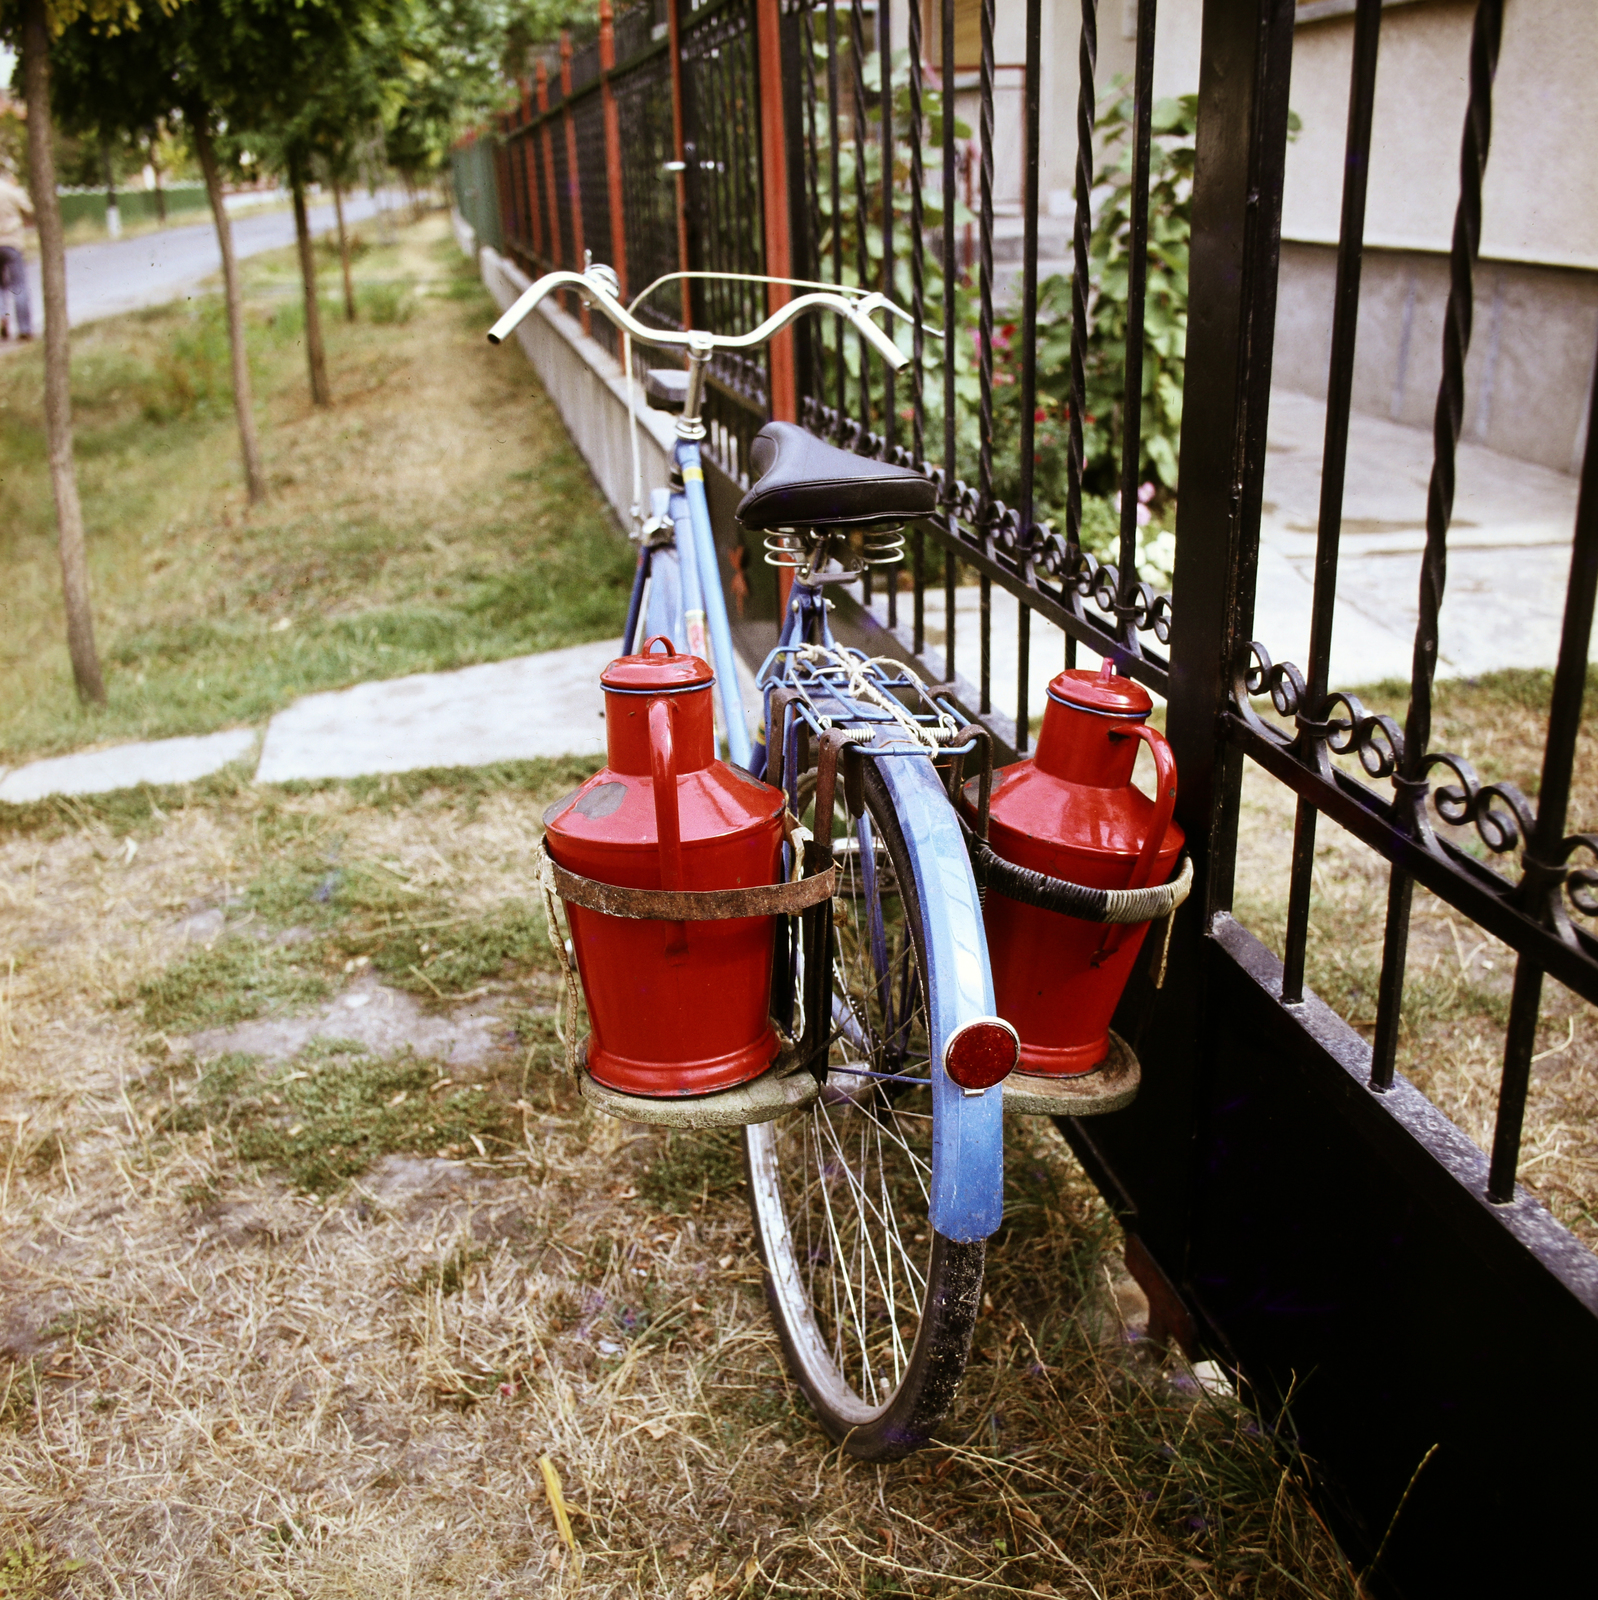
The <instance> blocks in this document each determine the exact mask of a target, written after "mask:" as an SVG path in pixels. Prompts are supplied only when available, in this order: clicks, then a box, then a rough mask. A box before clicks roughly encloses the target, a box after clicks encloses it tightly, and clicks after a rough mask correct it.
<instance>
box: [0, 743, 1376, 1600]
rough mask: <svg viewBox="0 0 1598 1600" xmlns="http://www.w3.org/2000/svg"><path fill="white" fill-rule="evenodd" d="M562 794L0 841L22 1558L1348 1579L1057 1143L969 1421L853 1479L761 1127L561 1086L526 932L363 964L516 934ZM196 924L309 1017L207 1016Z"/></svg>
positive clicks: (86, 810)
mask: <svg viewBox="0 0 1598 1600" xmlns="http://www.w3.org/2000/svg"><path fill="white" fill-rule="evenodd" d="M575 776H576V770H575V769H572V768H569V767H564V766H561V765H559V764H554V763H546V764H542V765H534V764H529V765H528V766H526V767H522V768H518V769H505V770H500V771H498V772H493V771H490V772H487V773H475V774H456V775H449V774H426V775H419V776H414V777H407V778H404V779H391V780H374V781H372V782H369V783H363V784H337V785H335V784H327V785H319V786H303V787H301V788H299V789H297V790H295V791H293V792H288V791H255V790H253V789H251V788H249V787H248V786H246V785H244V784H242V783H239V782H236V781H233V780H230V779H228V778H227V777H224V778H222V779H219V780H213V781H212V782H210V783H209V784H207V785H204V786H196V788H195V789H194V790H191V791H187V792H154V793H152V792H148V791H147V792H145V793H144V794H143V795H142V796H138V797H128V796H123V797H117V798H114V799H112V798H108V799H107V800H105V801H103V802H94V803H86V802H81V801H75V802H55V803H47V804H43V805H41V806H39V807H34V808H28V809H27V810H26V811H19V812H17V813H15V814H14V815H13V816H12V818H11V820H12V821H13V822H14V823H15V824H17V825H16V826H14V827H13V828H12V829H11V830H10V832H9V833H8V834H7V836H6V837H5V839H4V842H3V843H0V895H3V900H0V917H3V923H0V927H3V932H4V940H5V943H4V951H5V955H4V957H0V959H3V960H4V961H5V962H6V963H7V965H6V966H5V968H4V971H5V975H6V976H5V984H6V986H5V989H4V997H5V1009H4V1013H3V1018H0V1050H3V1056H0V1118H3V1119H4V1120H0V1130H3V1137H4V1139H5V1142H6V1146H7V1148H6V1151H5V1156H4V1168H3V1171H4V1179H3V1188H0V1218H3V1222H4V1243H3V1245H0V1308H3V1309H0V1395H3V1397H4V1398H3V1399H0V1441H3V1443H0V1574H3V1575H5V1577H6V1579H7V1581H10V1579H11V1573H12V1571H13V1570H14V1571H15V1572H17V1573H20V1574H26V1581H27V1582H29V1583H32V1584H34V1586H35V1589H37V1590H38V1592H40V1593H60V1594H63V1595H73V1596H91V1595H93V1596H101V1595H104V1596H117V1595H131V1594H137V1593H143V1592H151V1593H159V1594H163V1595H174V1596H178V1595H196V1596H198V1595H210V1594H215V1593H219V1592H228V1593H236V1594H240V1595H254V1594H259V1595H295V1596H307V1597H318V1600H320V1597H324V1596H325V1597H333V1596H356V1595H359V1596H365V1595H371V1594H395V1595H400V1594H409V1595H413V1596H418V1597H419V1596H432V1595H437V1596H448V1595H454V1594H473V1595H476V1594H488V1595H502V1596H507V1597H511V1596H524V1595H527V1596H530V1595H542V1594H579V1593H580V1594H582V1595H584V1596H588V1595H593V1596H601V1597H603V1596H646V1595H647V1596H651V1597H653V1596H661V1595H682V1596H692V1597H693V1600H707V1597H709V1596H711V1595H777V1594H807V1595H809V1594H824V1595H849V1596H866V1595H905V1596H909V1595H916V1596H934V1595H940V1596H941V1595H956V1594H959V1595H968V1594H989V1595H1008V1594H1059V1595H1077V1594H1080V1595H1100V1596H1104V1595H1108V1594H1112V1593H1113V1594H1116V1595H1150V1596H1153V1595H1162V1596H1163V1595H1169V1594H1193V1595H1237V1594H1248V1595H1262V1596H1267V1595H1268V1596H1275V1595H1289V1594H1309V1595H1316V1596H1324V1595H1338V1594H1345V1593H1346V1594H1352V1593H1353V1592H1354V1587H1353V1582H1352V1580H1351V1578H1350V1577H1349V1575H1348V1574H1347V1573H1346V1571H1345V1570H1344V1568H1343V1566H1342V1564H1341V1560H1340V1557H1339V1556H1338V1554H1337V1552H1336V1550H1335V1547H1334V1546H1333V1545H1332V1543H1331V1541H1330V1539H1329V1538H1328V1536H1327V1535H1326V1534H1325V1532H1324V1531H1323V1530H1322V1529H1321V1527H1320V1525H1319V1524H1318V1523H1317V1521H1316V1520H1315V1518H1314V1516H1313V1515H1312V1513H1311V1512H1310V1511H1309V1509H1308V1507H1307V1505H1306V1502H1305V1501H1304V1499H1303V1497H1302V1495H1301V1493H1300V1491H1299V1489H1298V1488H1297V1486H1296V1484H1295V1483H1294V1482H1293V1481H1292V1480H1291V1479H1289V1478H1288V1477H1287V1476H1286V1475H1285V1474H1284V1471H1283V1466H1282V1463H1281V1460H1280V1459H1279V1458H1278V1454H1277V1452H1276V1445H1275V1440H1274V1439H1273V1435H1272V1431H1271V1429H1270V1428H1269V1427H1268V1426H1267V1425H1264V1424H1262V1423H1261V1422H1259V1421H1258V1420H1256V1419H1255V1418H1254V1417H1252V1416H1251V1415H1250V1414H1249V1413H1248V1412H1247V1411H1246V1410H1245V1409H1243V1408H1241V1407H1239V1406H1237V1405H1236V1404H1234V1403H1233V1402H1232V1401H1230V1400H1228V1399H1226V1398H1225V1397H1224V1396H1217V1395H1211V1394H1208V1393H1207V1392H1205V1391H1204V1390H1203V1389H1202V1388H1201V1387H1200V1386H1198V1385H1196V1384H1195V1383H1194V1382H1193V1380H1192V1379H1191V1377H1190V1376H1188V1375H1187V1374H1186V1372H1185V1369H1183V1368H1181V1366H1180V1365H1179V1364H1178V1365H1174V1366H1167V1365H1165V1364H1164V1363H1163V1362H1162V1359H1161V1358H1160V1356H1159V1354H1158V1353H1157V1352H1153V1351H1151V1350H1149V1349H1148V1347H1147V1346H1146V1343H1145V1342H1144V1341H1142V1340H1141V1339H1140V1337H1139V1334H1140V1332H1141V1324H1140V1321H1139V1308H1138V1296H1137V1292H1136V1290H1135V1288H1134V1287H1133V1286H1131V1285H1130V1283H1129V1282H1128V1281H1127V1280H1125V1279H1124V1277H1123V1276H1122V1274H1121V1273H1120V1272H1119V1269H1118V1268H1117V1266H1116V1255H1115V1251H1116V1246H1117V1242H1118V1241H1117V1238H1116V1231H1115V1228H1114V1226H1113V1224H1112V1223H1111V1222H1110V1220H1109V1218H1108V1217H1107V1215H1106V1213H1105V1211H1104V1209H1103V1207H1102V1205H1101V1204H1100V1202H1099V1201H1098V1199H1097V1197H1096V1195H1095V1194H1094V1193H1093V1191H1092V1190H1091V1187H1090V1186H1089V1185H1088V1184H1087V1182H1086V1180H1085V1179H1084V1178H1083V1177H1082V1175H1081V1174H1080V1172H1079V1171H1078V1170H1077V1169H1076V1167H1075V1165H1074V1163H1073V1162H1072V1161H1071V1159H1070V1157H1069V1154H1068V1152H1067V1151H1066V1148H1065V1146H1064V1144H1063V1142H1062V1141H1061V1140H1060V1139H1059V1138H1058V1136H1057V1135H1056V1134H1055V1133H1054V1131H1053V1129H1052V1128H1048V1127H1036V1126H1029V1125H1017V1126H1016V1127H1015V1128H1014V1129H1013V1130H1012V1142H1011V1149H1010V1153H1009V1172H1010V1186H1011V1193H1010V1203H1009V1207H1008V1213H1007V1217H1008V1220H1007V1222H1006V1225H1005V1229H1004V1231H1003V1232H1002V1233H1001V1234H1000V1236H999V1237H998V1238H997V1239H996V1240H995V1242H994V1246H993V1249H992V1254H991V1263H992V1264H991V1270H990V1277H989V1284H988V1304H987V1306H986V1308H985V1311H984V1316H983V1318H982V1321H981V1323H980V1325H979V1329H978V1334H977V1346H976V1351H975V1356H974V1361H973V1365H972V1369H971V1374H970V1377H969V1379H968V1382H967V1384H966V1387H965V1391H964V1394H963V1397H962V1399H961V1401H960V1403H959V1406H958V1409H957V1411H956V1413H955V1414H954V1416H953V1417H952V1418H951V1420H950V1424H949V1427H948V1429H947V1432H946V1438H945V1443H944V1444H943V1446H942V1447H941V1448H938V1449H935V1450H930V1451H928V1452H924V1453H923V1454H921V1455H919V1456H917V1457H914V1458H912V1459H911V1460H909V1461H907V1462H904V1463H902V1464H899V1465H896V1466H893V1467H888V1468H874V1467H862V1466H859V1465H857V1464H854V1463H852V1462H850V1461H848V1460H847V1459H844V1458H841V1457H840V1455H839V1453H838V1452H837V1451H836V1450H834V1449H832V1448H830V1447H829V1446H828V1445H827V1443H826V1441H825V1439H824V1438H823V1436H822V1435H821V1434H820V1432H819V1430H818V1429H817V1428H816V1426H815V1424H814V1422H813V1420H812V1418H811V1417H810V1416H809V1414H808V1412H807V1410H806V1409H805V1406H804V1403H803V1401H802V1400H801V1399H800V1398H799V1396H798V1394H797V1391H795V1390H794V1389H793V1388H792V1386H791V1385H790V1383H789V1381H788V1379H787V1377H786V1375H785V1373H784V1371H783V1368H782V1365H781V1360H780V1355H779V1352H778V1348H777V1344H776V1340H775V1337H774V1335H773V1334H772V1331H771V1327H770V1324H769V1321H768V1319H767V1316H766V1312H765V1308H764V1303H763V1297H762V1292H761V1286H760V1273H759V1267H758V1263H757V1261H756V1259H755V1256H754V1254H753V1251H752V1240H751V1234H750V1228H749V1222H748V1217H747V1210H746V1205H745V1201H744V1192H743V1174H742V1166H741V1161H740V1158H739V1149H738V1142H737V1140H736V1139H735V1138H731V1137H727V1136H723V1137H712V1138H688V1137H685V1136H683V1135H680V1134H677V1135H670V1134H665V1133H661V1132H657V1131H653V1130H649V1129H644V1128H637V1127H629V1126H624V1125H621V1124H617V1123H614V1122H611V1121H608V1120H606V1119H602V1118H596V1117H595V1116H594V1115H593V1114H592V1113H591V1112H590V1111H589V1110H588V1108H587V1107H586V1106H584V1105H583V1104H582V1102H581V1101H580V1100H579V1099H578V1098H577V1097H576V1095H575V1093H574V1092H573V1089H572V1086H571V1085H570V1083H569V1082H568V1081H567V1080H566V1079H565V1078H564V1076H563V1075H562V1073H561V1072H560V1070H559V1059H560V1046H559V1043H558V1040H557V1038H556V1035H555V1027H554V1000H555V998H556V988H557V982H558V979H557V977H556V975H555V974H554V973H553V972H552V971H551V969H550V958H549V952H548V950H547V946H544V945H542V943H541V942H537V943H535V945H533V946H527V947H524V946H521V945H518V944H514V943H513V944H512V945H511V946H502V945H499V944H494V942H493V941H492V940H490V941H488V942H487V944H486V945H484V946H483V950H484V953H483V954H482V956H481V959H479V958H478V957H476V956H470V957H469V956H468V954H463V953H462V950H461V949H456V950H455V954H454V955H453V956H452V957H450V959H453V960H457V961H461V962H468V961H469V962H475V963H476V964H475V965H474V966H473V967H472V970H471V971H470V972H467V971H465V970H456V969H450V972H449V976H450V982H451V984H453V983H455V982H461V983H465V982H467V981H468V980H472V981H471V988H470V989H468V990H466V991H465V993H466V994H467V995H468V996H470V998H466V999H461V998H454V996H457V995H458V994H459V993H461V991H459V990H456V989H454V988H452V987H448V986H446V984H445V983H443V982H441V981H437V980H438V979H441V978H443V977H445V976H446V972H445V971H444V970H443V969H441V967H439V966H437V965H435V966H434V967H433V968H429V967H428V966H427V965H426V964H425V959H424V960H418V961H412V962H410V963H408V964H409V965H413V966H415V967H417V968H418V970H419V973H420V975H421V977H428V978H430V980H431V981H430V982H423V981H421V977H413V979H412V983H411V988H410V989H409V990H404V989H401V988H400V987H399V979H400V977H401V973H400V971H399V968H398V963H397V958H396V961H395V963H394V964H392V965H391V967H390V969H388V970H387V971H386V972H384V973H383V974H382V975H381V976H379V977H374V975H373V969H374V968H377V967H378V966H379V960H380V955H379V952H382V951H389V950H393V949H396V948H403V949H404V950H405V951H407V952H409V953H410V954H412V955H415V956H420V957H424V958H425V957H426V956H427V955H430V954H432V952H431V951H427V952H424V951H422V949H421V944H422V942H423V939H424V937H425V935H426V934H428V933H434V934H437V935H438V936H439V937H440V939H442V940H443V941H444V942H445V943H446V945H448V943H449V941H451V940H456V941H457V942H458V943H460V944H461V945H462V947H463V948H464V947H465V946H466V945H467V941H466V940H465V939H464V938H462V937H461V936H460V930H462V929H471V928H476V929H481V928H484V927H492V928H498V929H503V928H504V927H505V926H506V925H507V918H510V917H511V911H510V908H512V907H515V906H517V905H520V904H524V903H526V902H528V901H529V900H530V898H531V891H532V880H531V873H530V850H529V847H530V845H531V843H532V841H533V840H534V839H535V838H536V837H537V833H538V827H539V823H538V818H539V815H540V813H541V810H542V807H543V805H544V804H545V803H547V801H548V800H549V799H551V798H553V796H554V795H555V794H557V793H559V792H561V791H563V790H564V789H565V788H567V787H569V786H570V784H571V782H572V781H574V778H575ZM388 885H393V886H395V887H393V888H392V889H390V888H389V887H386V886H388ZM374 886H385V887H382V888H381V889H380V888H379V887H374ZM446 906H447V908H448V910H449V913H450V915H451V917H453V918H455V919H457V920H456V921H454V922H453V923H451V924H450V925H449V926H448V927H445V928H436V927H435V928H427V927H424V924H431V923H436V922H437V921H438V920H439V918H438V917H437V916H436V915H435V914H436V913H437V912H438V911H439V910H440V908H441V907H446ZM516 915H518V916H519V915H520V913H516ZM517 925H518V926H519V924H517ZM406 940H411V941H414V942H413V943H410V944H404V943H403V941H406ZM428 942H431V941H430V940H429V941H428ZM208 946H209V949H210V952H211V953H212V954H215V953H216V952H218V951H222V950H227V949H233V950H240V951H257V952H258V951H278V952H286V955H285V959H289V958H292V960H293V961H294V962H295V963H297V964H298V966H299V967H300V970H301V972H302V973H303V974H313V973H314V974H315V975H316V976H317V979H318V982H319V983H320V984H322V985H324V986H325V989H326V995H325V998H324V999H323V1000H319V1001H318V1002H317V1003H316V1005H315V1006H313V1007H312V1008H311V1009H310V1010H309V1011H307V1010H306V1008H305V1005H304V1002H303V998H296V997H295V996H294V995H291V994H288V993H284V992H273V993H266V992H264V991H263V992H257V993H256V995H255V997H254V999H253V1000H252V1002H251V1004H250V1005H249V1006H248V1007H246V1008H245V1009H251V1010H255V1011H257V1012H258V1013H259V1014H258V1015H257V1016H255V1017H253V1018H249V1019H243V1020H236V1021H229V1022H220V1021H218V1020H217V1016H218V1013H217V1012H216V1011H215V1010H214V1009H207V1007H208V1006H210V1001H209V1000H207V999H206V998H205V996H206V995H207V994H209V993H210V992H211V991H209V990H208V989H206V988H205V986H204V985H202V984H197V983H188V982H187V980H185V981H184V982H179V981H177V979H176V978H175V977H174V975H175V974H182V973H183V972H184V971H186V970H189V968H190V967H191V966H192V963H193V962H194V959H195V956H196V952H204V951H205V950H206V949H207V947H208ZM470 948H477V946H475V945H472V946H471V947H470ZM363 955H365V956H366V958H367V959H366V964H365V965H361V964H360V962H361V958H362V956H363ZM442 959H443V958H441V960H442ZM435 975H436V976H435ZM434 982H436V986H437V990H438V991H439V992H437V993H434V992H433V990H432V983H434ZM163 985H165V987H163ZM229 992H236V991H229ZM363 997H364V998H363ZM354 1001H360V1002H361V1003H360V1004H359V1005H352V1004H351V1002H354ZM228 1003H229V1004H236V1002H234V1001H229V1002H228ZM385 1006H386V1007H388V1010H387V1012H386V1013H385V1015H386V1016H387V1018H388V1020H387V1021H383V1022H381V1025H379V1023H378V1022H377V1021H374V1020H373V1019H374V1017H375V1015H376V1013H378V1012H379V1011H380V1010H381V1009H382V1008H383V1007H385ZM184 1007H187V1008H188V1009H186V1010H185V1009H184ZM162 1008H166V1009H164V1010H163V1009H162ZM179 1019H181V1021H182V1024H183V1027H184V1028H193V1027H194V1026H195V1025H196V1024H199V1023H202V1022H203V1023H205V1024H206V1027H205V1028H202V1029H200V1030H199V1031H198V1032H190V1033H184V1032H181V1031H179V1030H178V1028H177V1022H178V1021H179ZM158 1024H160V1025H159V1026H158ZM168 1024H170V1026H169V1025H168ZM362 1029H365V1030H366V1031H365V1032H364V1033H361V1032H360V1030H362ZM252 1030H253V1031H252ZM339 1030H351V1031H354V1032H356V1033H359V1034H360V1036H359V1037H356V1038H351V1037H349V1033H348V1032H345V1033H344V1034H343V1036H342V1037H341V1035H340V1031H339ZM240 1038H246V1039H248V1040H251V1041H253V1048H251V1049H249V1050H240V1049H238V1048H237V1044H238V1041H239V1039H240ZM207 1040H209V1041H211V1042H210V1043H209V1044H207V1043H205V1041H207ZM228 1041H231V1044H229V1043H228ZM546 1456H547V1457H549V1458H550V1460H551V1463H552V1465H553V1466H554V1467H555V1469H556V1470H557V1472H558V1474H559V1477H560V1479H561V1480H562V1482H563V1485H564V1494H565V1498H566V1501H567V1503H568V1506H569V1516H570V1525H571V1527H572V1529H573V1545H572V1546H568V1545H567V1544H566V1543H565V1542H564V1541H563V1539H562V1537H561V1535H560V1532H559V1529H558V1526H557V1523H556V1521H555V1519H554V1517H553V1515H552V1511H551V1506H550V1503H549V1498H548V1491H547V1488H546V1481H545V1477H544V1473H543V1471H542V1468H541V1466H540V1462H541V1459H542V1458H544V1457H546ZM5 1562H10V1563H11V1566H10V1568H8V1567H6V1566H5V1565H4V1564H3V1563H5ZM73 1563H81V1565H80V1566H76V1567H74V1566H73ZM21 1581H22V1579H21V1578H19V1579H18V1580H17V1582H18V1583H20V1582H21ZM13 1588H14V1589H15V1588H16V1584H13ZM0 1592H4V1591H0ZM19 1592H22V1593H27V1592H29V1591H28V1590H26V1589H21V1590H20V1591H19Z"/></svg>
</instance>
